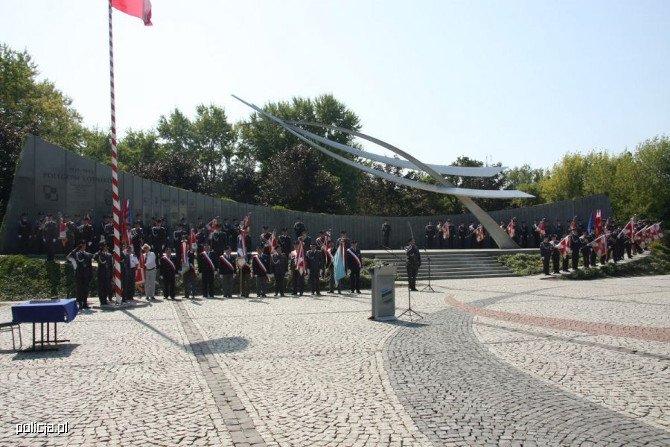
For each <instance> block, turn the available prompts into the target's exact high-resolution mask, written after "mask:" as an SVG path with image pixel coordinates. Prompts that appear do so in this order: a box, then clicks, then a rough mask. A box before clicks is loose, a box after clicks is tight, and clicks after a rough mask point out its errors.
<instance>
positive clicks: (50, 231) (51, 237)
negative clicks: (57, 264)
mask: <svg viewBox="0 0 670 447" xmlns="http://www.w3.org/2000/svg"><path fill="white" fill-rule="evenodd" d="M92 230H93V227H91V231H92ZM42 235H43V238H44V246H45V247H46V251H47V261H53V260H54V259H56V241H57V240H58V224H57V223H56V221H55V220H54V219H53V216H52V215H51V214H47V216H46V220H45V221H44V226H43V227H42ZM82 242H88V241H82ZM89 246H90V244H88V243H87V244H86V248H88V247H89Z"/></svg>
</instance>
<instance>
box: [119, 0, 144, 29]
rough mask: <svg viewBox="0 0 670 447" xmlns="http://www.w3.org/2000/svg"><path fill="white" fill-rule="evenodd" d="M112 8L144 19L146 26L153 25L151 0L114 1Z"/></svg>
mask: <svg viewBox="0 0 670 447" xmlns="http://www.w3.org/2000/svg"><path fill="white" fill-rule="evenodd" d="M112 7H113V8H115V9H118V10H119V11H121V12H125V13H126V14H128V15H130V16H133V17H138V18H140V19H142V21H143V22H144V25H145V26H152V25H153V23H151V0H112Z"/></svg>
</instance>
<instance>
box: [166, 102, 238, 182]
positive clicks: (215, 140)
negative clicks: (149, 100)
mask: <svg viewBox="0 0 670 447" xmlns="http://www.w3.org/2000/svg"><path fill="white" fill-rule="evenodd" d="M158 135H159V136H160V138H161V140H162V142H163V145H164V148H165V150H166V153H167V155H168V156H172V155H173V154H182V153H185V154H189V156H191V157H193V158H195V159H196V160H197V161H198V166H199V170H200V174H201V175H202V177H203V179H204V180H205V183H204V184H205V185H207V184H209V185H212V184H214V182H215V181H216V180H217V179H218V176H219V174H220V173H221V172H222V171H223V170H225V167H226V166H227V165H228V164H229V163H230V161H231V159H232V157H233V154H234V142H235V133H234V132H233V127H232V126H231V125H230V123H228V119H227V117H226V112H225V110H224V109H223V108H222V107H218V106H215V105H209V106H205V105H203V104H201V105H199V106H197V107H196V116H195V119H193V120H190V119H189V118H188V117H187V116H186V115H184V114H183V113H182V112H181V111H180V110H179V109H175V110H173V111H172V113H170V115H169V116H167V117H166V116H161V117H160V119H159V120H158ZM207 192H211V191H207Z"/></svg>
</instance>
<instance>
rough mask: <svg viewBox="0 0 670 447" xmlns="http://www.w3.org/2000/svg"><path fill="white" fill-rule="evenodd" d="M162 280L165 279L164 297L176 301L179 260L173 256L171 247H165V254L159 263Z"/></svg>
mask: <svg viewBox="0 0 670 447" xmlns="http://www.w3.org/2000/svg"><path fill="white" fill-rule="evenodd" d="M159 264H160V267H159V268H160V272H161V278H163V297H164V298H165V299H166V300H168V299H172V300H174V299H175V279H176V277H177V275H178V274H179V269H180V265H179V258H178V257H176V256H175V255H173V254H172V250H171V249H170V247H165V253H164V254H163V256H161V259H160V261H159Z"/></svg>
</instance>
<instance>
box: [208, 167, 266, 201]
mask: <svg viewBox="0 0 670 447" xmlns="http://www.w3.org/2000/svg"><path fill="white" fill-rule="evenodd" d="M258 184H259V176H258V173H257V172H256V166H255V162H254V160H253V159H251V158H248V157H247V158H235V159H233V160H231V162H230V164H228V167H227V169H226V170H225V172H223V173H222V174H221V176H220V178H219V181H218V183H217V186H216V187H215V189H216V191H217V192H218V195H219V196H220V197H222V198H229V199H233V200H235V201H237V202H243V203H251V204H254V205H255V204H257V203H258V201H257V195H258Z"/></svg>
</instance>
